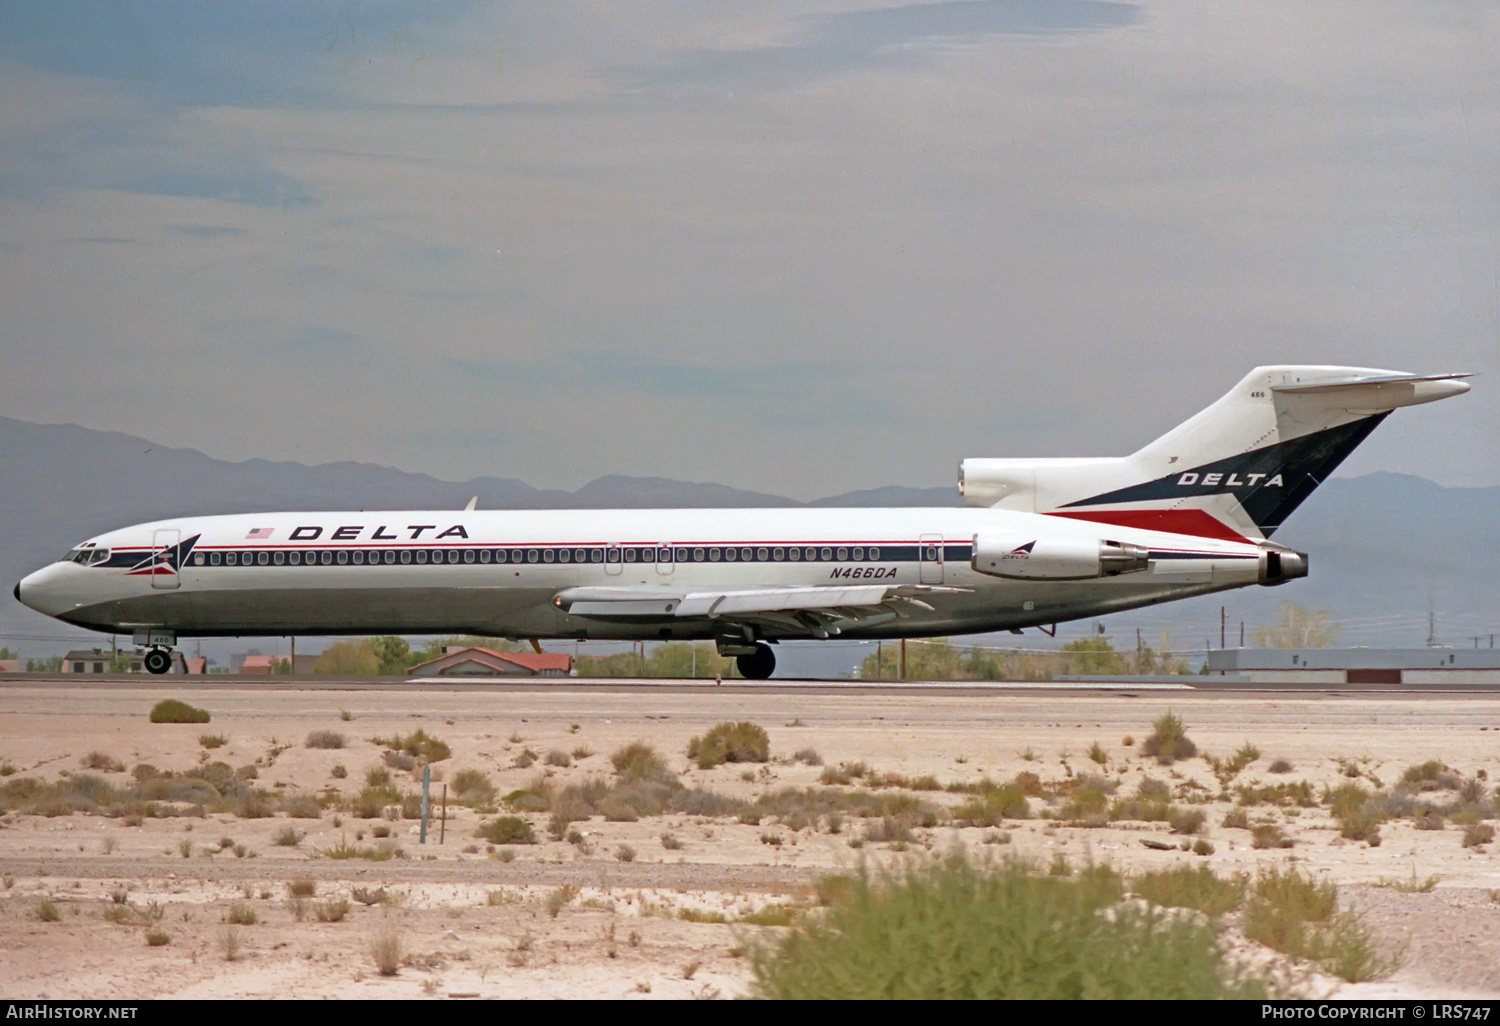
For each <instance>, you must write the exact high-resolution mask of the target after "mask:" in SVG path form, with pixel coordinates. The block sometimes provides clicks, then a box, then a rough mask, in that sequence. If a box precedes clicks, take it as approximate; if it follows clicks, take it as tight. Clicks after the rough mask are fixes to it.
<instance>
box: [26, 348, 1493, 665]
mask: <svg viewBox="0 0 1500 1026" xmlns="http://www.w3.org/2000/svg"><path fill="white" fill-rule="evenodd" d="M1463 377H1467V375H1464V374H1437V375H1416V374H1403V373H1398V372H1395V371H1384V370H1372V369H1366V368H1356V367H1300V366H1285V367H1258V368H1256V369H1255V370H1254V371H1251V372H1250V374H1249V375H1247V376H1246V377H1245V379H1244V380H1243V381H1241V382H1240V383H1239V384H1238V385H1236V386H1235V387H1234V388H1233V389H1231V390H1230V392H1229V393H1228V394H1227V395H1225V396H1224V397H1223V398H1222V399H1220V400H1218V401H1217V402H1216V403H1214V404H1213V405H1212V406H1210V407H1209V408H1208V409H1206V410H1204V411H1203V412H1201V413H1199V414H1198V415H1197V416H1195V417H1193V418H1192V419H1191V420H1189V421H1187V422H1186V423H1184V424H1182V425H1181V426H1179V427H1177V428H1175V429H1174V430H1172V431H1170V432H1168V433H1167V434H1166V435H1163V436H1162V437H1161V438H1159V439H1157V440H1156V441H1154V442H1152V443H1150V444H1149V445H1147V446H1146V447H1145V448H1143V449H1141V450H1139V451H1138V452H1136V453H1134V454H1133V455H1130V456H1122V457H1112V458H1099V459H970V460H965V461H963V463H962V464H961V465H960V468H959V488H960V490H961V491H962V493H963V495H964V497H965V499H966V500H967V502H968V504H969V506H971V507H977V508H968V509H961V508H960V509H772V510H766V509H721V510H567V511H556V512H535V511H514V512H503V511H479V510H473V509H469V510H464V511H459V512H446V511H433V510H419V511H404V512H359V513H351V512H344V513H270V514H265V513H256V514H248V515H232V516H212V517H193V518H182V519H175V520H160V521H157V522H155V523H149V524H140V525H137V526H135V527H126V528H122V529H120V530H118V531H111V532H109V533H107V534H102V535H99V536H98V537H96V538H91V539H89V540H88V541H86V542H84V543H82V544H81V545H79V546H77V547H76V548H74V549H73V550H72V551H71V552H69V553H68V554H67V555H66V556H65V557H64V558H63V559H61V560H59V561H58V562H56V563H53V564H52V565H50V566H47V567H45V568H43V569H41V570H38V571H37V572H36V573H33V574H31V575H30V576H28V577H27V578H26V579H25V580H23V581H21V582H20V584H18V585H16V589H15V594H16V598H18V599H19V600H20V601H22V602H24V603H25V604H26V605H28V606H30V607H32V608H33V609H36V610H39V611H41V612H43V613H46V614H48V615H49V616H55V617H57V618H58V619H60V620H64V621H66V622H68V623H71V624H76V625H78V626H81V627H88V628H92V629H93V630H98V631H107V632H110V633H128V634H133V635H134V637H135V641H136V644H139V645H145V646H148V647H149V648H150V651H149V653H148V654H147V657H146V666H147V668H148V669H149V670H151V672H153V673H164V672H166V670H167V668H168V667H169V666H170V660H171V652H170V650H171V648H172V647H173V646H174V645H176V644H177V640H178V639H179V638H182V637H190V636H204V635H216V636H224V635H282V634H442V633H473V634H483V635H491V636H496V635H499V636H506V637H512V638H518V639H522V638H526V639H533V640H537V639H554V638H559V639H566V638H583V639H595V638H602V639H613V640H621V641H625V640H643V639H644V640H691V639H712V640H713V641H714V642H715V643H716V644H717V646H718V650H719V652H720V653H721V654H724V655H732V656H735V657H736V658H737V665H738V668H739V670H740V671H741V672H742V673H743V674H744V675H745V676H746V677H750V678H765V677H768V676H770V674H771V672H772V671H773V670H774V669H775V665H776V659H775V655H774V654H773V651H772V649H771V647H770V646H771V645H772V644H775V643H776V642H779V641H782V640H786V639H807V638H829V637H833V636H835V635H839V636H843V637H847V638H870V639H874V638H902V637H924V636H925V637H930V636H935V635H945V634H965V633H979V632H988V631H1002V630H1011V631H1016V632H1019V631H1020V630H1021V629H1022V628H1025V627H1045V626H1047V625H1053V624H1057V623H1060V622H1062V621H1066V620H1076V619H1080V618H1085V617H1097V616H1103V615H1105V614H1108V613H1117V612H1120V611H1122V610H1126V609H1134V608H1137V607H1140V606H1146V605H1151V604H1154V603H1160V602H1168V601H1172V600H1175V599H1182V598H1188V597H1191V596H1194V595H1205V594H1208V593H1210V592H1216V591H1223V590H1226V589H1229V588H1239V587H1244V586H1246V585H1251V584H1263V585H1278V584H1282V583H1284V582H1286V581H1289V580H1292V579H1293V578H1297V577H1304V576H1306V574H1307V569H1308V564H1307V556H1306V555H1305V554H1303V553H1300V552H1297V551H1295V550H1293V549H1290V548H1286V547H1284V546H1282V545H1279V544H1277V543H1275V542H1272V541H1270V540H1269V539H1270V537H1271V535H1272V533H1273V532H1274V531H1275V530H1276V529H1277V528H1279V527H1280V526H1281V523H1282V521H1283V520H1284V519H1285V518H1286V516H1287V515H1288V514H1289V513H1291V512H1292V511H1293V510H1294V509H1296V507H1297V506H1298V505H1299V504H1300V503H1301V502H1302V501H1303V500H1304V499H1306V498H1307V496H1308V495H1309V494H1311V493H1312V491H1313V489H1314V488H1316V487H1317V486H1318V485H1319V484H1320V483H1321V482H1322V481H1324V480H1326V479H1327V477H1328V475H1329V474H1330V473H1332V471H1333V469H1334V468H1335V467H1337V466H1338V465H1339V463H1340V462H1341V461H1342V460H1343V459H1344V457H1345V456H1347V455H1348V454H1349V453H1350V452H1351V451H1352V450H1353V449H1354V447H1355V446H1357V445H1358V444H1359V443H1360V442H1361V441H1363V440H1364V438H1365V436H1366V435H1368V434H1369V433H1370V432H1371V431H1372V430H1373V429H1374V428H1375V427H1376V425H1378V424H1379V423H1380V421H1381V420H1382V419H1384V418H1385V416H1386V415H1387V414H1389V413H1390V412H1391V411H1392V410H1394V409H1396V408H1398V407H1401V406H1415V405H1417V404H1419V403H1427V402H1433V401H1435V400H1438V399H1444V398H1447V397H1448V396H1454V395H1459V394H1461V393H1463V392H1467V391H1468V389H1469V386H1468V385H1467V384H1466V383H1465V382H1463V381H1460V380H1458V379H1459V378H1463Z"/></svg>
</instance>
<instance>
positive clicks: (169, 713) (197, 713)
mask: <svg viewBox="0 0 1500 1026" xmlns="http://www.w3.org/2000/svg"><path fill="white" fill-rule="evenodd" d="M209 719H210V717H209V715H208V713H207V711H205V710H203V709H195V708H193V707H192V706H190V705H188V704H187V703H186V702H180V701H178V700H177V699H175V698H167V699H163V700H162V701H160V702H157V703H156V705H155V707H154V708H152V710H151V722H152V723H207V722H208V721H209Z"/></svg>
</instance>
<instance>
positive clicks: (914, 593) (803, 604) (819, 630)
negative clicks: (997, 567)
mask: <svg viewBox="0 0 1500 1026" xmlns="http://www.w3.org/2000/svg"><path fill="white" fill-rule="evenodd" d="M960 590H966V589H958V588H941V587H934V586H922V585H887V584H860V585H853V586H847V587H831V588H825V587H760V588H728V589H723V590H717V591H687V590H674V589H671V588H567V589H564V590H563V591H560V592H558V593H557V595H556V596H554V597H553V604H555V605H556V606H557V607H558V608H559V609H561V610H563V611H564V612H565V613H568V614H570V615H572V616H581V617H584V618H593V619H599V620H640V619H650V620H660V619H664V618H667V617H672V618H680V619H686V618H694V619H707V620H719V621H723V622H725V623H757V624H762V625H768V626H778V627H790V628H792V629H800V630H806V631H808V632H810V633H812V634H814V635H815V636H822V637H826V636H827V635H828V634H837V633H839V629H838V628H837V627H836V626H835V625H836V624H837V623H838V622H840V621H845V622H850V621H852V622H856V623H861V624H864V625H867V626H868V625H871V624H872V622H885V621H886V620H893V619H895V618H896V617H898V616H900V615H902V613H901V606H903V605H917V606H920V607H922V608H925V609H931V608H932V607H931V606H929V605H928V604H927V603H925V602H923V601H922V599H921V595H922V594H923V593H927V592H935V591H960Z"/></svg>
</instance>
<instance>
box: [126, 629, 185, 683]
mask: <svg viewBox="0 0 1500 1026" xmlns="http://www.w3.org/2000/svg"><path fill="white" fill-rule="evenodd" d="M135 643H136V644H137V645H149V646H150V647H151V651H149V652H147V653H146V658H145V659H143V660H142V662H143V663H144V664H145V666H146V669H147V671H149V672H150V673H156V674H162V673H166V672H167V671H168V670H170V669H171V668H172V646H173V645H175V644H177V632H176V631H165V630H160V629H152V630H137V631H136V632H135Z"/></svg>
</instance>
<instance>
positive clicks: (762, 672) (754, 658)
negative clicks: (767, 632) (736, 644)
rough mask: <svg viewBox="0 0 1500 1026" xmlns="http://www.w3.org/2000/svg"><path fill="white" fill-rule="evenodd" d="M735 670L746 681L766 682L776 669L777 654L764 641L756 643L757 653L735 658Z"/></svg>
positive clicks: (748, 653)
mask: <svg viewBox="0 0 1500 1026" xmlns="http://www.w3.org/2000/svg"><path fill="white" fill-rule="evenodd" d="M734 665H735V668H736V669H738V670H739V671H740V676H741V677H744V678H745V679H746V680H765V679H766V678H767V677H769V676H771V674H772V672H774V671H775V669H776V653H775V652H772V651H771V646H770V645H767V644H766V643H765V642H764V641H759V642H756V644H755V651H754V652H747V653H745V654H743V655H738V656H735V658H734Z"/></svg>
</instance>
